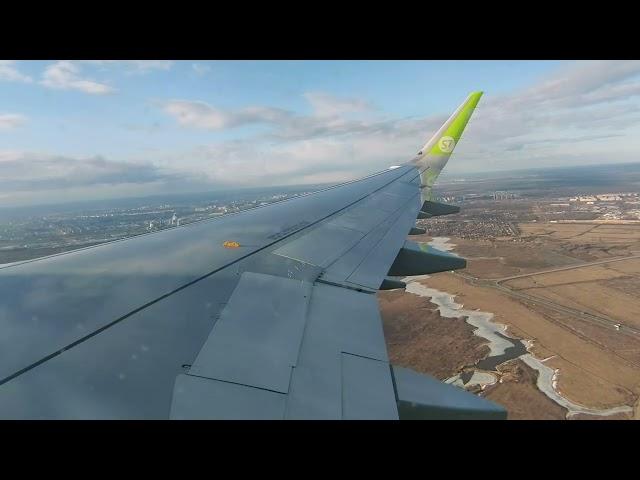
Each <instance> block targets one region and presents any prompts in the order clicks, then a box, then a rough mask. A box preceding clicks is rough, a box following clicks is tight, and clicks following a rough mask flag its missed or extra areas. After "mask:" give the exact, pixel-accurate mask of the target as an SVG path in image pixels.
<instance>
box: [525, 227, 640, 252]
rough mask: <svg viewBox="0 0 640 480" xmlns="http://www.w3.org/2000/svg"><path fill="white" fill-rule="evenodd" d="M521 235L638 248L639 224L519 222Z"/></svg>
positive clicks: (639, 246) (577, 242)
mask: <svg viewBox="0 0 640 480" xmlns="http://www.w3.org/2000/svg"><path fill="white" fill-rule="evenodd" d="M518 227H519V228H520V231H521V232H522V236H523V237H527V236H531V237H535V238H547V239H550V240H557V241H567V242H568V243H572V244H578V245H579V244H597V245H598V246H600V247H608V246H615V247H619V246H621V245H626V246H627V247H629V248H635V249H638V248H640V225H612V224H599V223H588V224H572V223H521V224H519V225H518Z"/></svg>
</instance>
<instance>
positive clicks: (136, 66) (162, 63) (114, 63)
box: [82, 60, 174, 73]
mask: <svg viewBox="0 0 640 480" xmlns="http://www.w3.org/2000/svg"><path fill="white" fill-rule="evenodd" d="M82 63H86V64H89V65H94V66H97V67H102V68H107V67H124V69H125V71H126V72H128V73H148V72H152V71H154V70H161V71H168V70H171V67H173V63H174V62H173V61H172V60H82Z"/></svg>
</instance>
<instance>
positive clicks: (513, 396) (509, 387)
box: [482, 360, 567, 420]
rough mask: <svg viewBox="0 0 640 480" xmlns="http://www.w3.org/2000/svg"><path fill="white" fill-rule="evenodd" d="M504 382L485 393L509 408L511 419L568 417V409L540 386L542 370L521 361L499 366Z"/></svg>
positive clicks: (488, 388)
mask: <svg viewBox="0 0 640 480" xmlns="http://www.w3.org/2000/svg"><path fill="white" fill-rule="evenodd" d="M498 369H499V370H500V372H501V373H502V382H500V383H496V384H495V385H490V386H488V387H487V388H486V390H485V391H484V392H483V394H482V396H483V397H485V398H487V399H489V400H492V401H494V402H496V403H498V404H500V405H505V406H507V408H508V416H507V418H508V419H509V420H564V419H565V417H566V415H567V410H566V409H565V408H563V407H561V406H560V405H558V404H557V403H555V402H554V401H552V400H550V399H549V398H547V396H546V395H545V394H544V393H542V392H541V391H540V390H538V388H537V387H536V380H537V378H538V372H536V371H535V370H533V369H532V368H530V367H529V366H528V365H527V364H526V363H524V362H522V361H521V360H512V361H510V362H507V363H503V364H502V365H500V366H499V367H498Z"/></svg>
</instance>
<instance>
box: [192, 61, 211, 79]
mask: <svg viewBox="0 0 640 480" xmlns="http://www.w3.org/2000/svg"><path fill="white" fill-rule="evenodd" d="M191 70H193V72H194V73H195V74H196V75H198V76H202V75H205V74H206V73H208V72H209V71H211V67H210V66H209V65H205V64H204V63H192V64H191Z"/></svg>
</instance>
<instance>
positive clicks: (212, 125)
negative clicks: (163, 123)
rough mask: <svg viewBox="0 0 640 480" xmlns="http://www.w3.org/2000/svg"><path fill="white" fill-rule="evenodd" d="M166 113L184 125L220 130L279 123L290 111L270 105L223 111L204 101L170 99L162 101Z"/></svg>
mask: <svg viewBox="0 0 640 480" xmlns="http://www.w3.org/2000/svg"><path fill="white" fill-rule="evenodd" d="M163 109H164V111H165V112H166V113H168V114H169V115H171V116H172V117H174V118H175V119H176V121H177V122H178V123H179V124H180V125H183V126H185V127H195V128H203V129H209V130H221V129H224V128H231V127H237V126H240V125H246V124H251V123H279V122H281V121H283V120H284V119H285V118H287V117H288V116H289V115H290V113H289V112H287V111H285V110H282V109H279V108H270V107H248V108H244V109H242V110H238V111H235V112H233V111H225V110H221V109H218V108H215V107H212V106H210V105H208V104H206V103H204V102H193V101H189V100H170V101H168V102H165V103H164V106H163Z"/></svg>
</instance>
